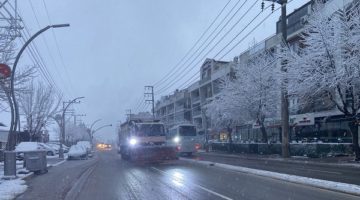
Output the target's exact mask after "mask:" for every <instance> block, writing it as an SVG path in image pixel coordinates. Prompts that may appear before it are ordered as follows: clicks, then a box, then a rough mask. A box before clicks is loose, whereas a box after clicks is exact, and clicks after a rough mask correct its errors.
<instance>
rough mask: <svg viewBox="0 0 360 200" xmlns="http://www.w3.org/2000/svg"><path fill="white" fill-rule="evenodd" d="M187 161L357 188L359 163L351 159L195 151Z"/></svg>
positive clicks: (359, 174) (359, 176)
mask: <svg viewBox="0 0 360 200" xmlns="http://www.w3.org/2000/svg"><path fill="white" fill-rule="evenodd" d="M188 159H192V160H198V161H206V162H210V163H214V165H216V164H226V165H232V166H239V167H245V168H250V169H257V170H265V171H269V172H276V173H283V174H288V175H296V176H301V177H308V178H315V179H321V180H328V181H335V182H341V183H349V184H354V185H360V170H359V169H360V164H359V163H356V162H353V161H352V160H353V158H352V157H331V158H322V159H321V158H303V157H292V158H288V159H284V158H281V157H280V156H279V155H256V154H227V153H224V152H208V153H207V152H198V153H196V154H194V156H193V157H190V158H188Z"/></svg>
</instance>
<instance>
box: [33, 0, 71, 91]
mask: <svg viewBox="0 0 360 200" xmlns="http://www.w3.org/2000/svg"><path fill="white" fill-rule="evenodd" d="M30 2H31V0H30ZM43 4H44V8H45V12H46V16H47V18H48V21H49V23H50V24H52V22H51V18H50V15H49V10H48V9H47V6H46V3H45V1H44V0H43ZM51 33H52V35H53V38H54V41H55V46H56V49H57V52H58V54H59V58H60V61H61V64H62V65H61V66H62V67H63V69H64V72H65V75H66V78H67V79H68V81H69V84H70V86H73V84H72V81H71V78H70V76H69V71H68V68H67V67H66V65H65V62H64V57H63V54H62V52H61V50H60V47H59V43H58V39H57V37H56V33H55V31H54V29H51ZM71 88H73V87H71Z"/></svg>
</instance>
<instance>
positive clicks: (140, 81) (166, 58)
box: [18, 0, 308, 138]
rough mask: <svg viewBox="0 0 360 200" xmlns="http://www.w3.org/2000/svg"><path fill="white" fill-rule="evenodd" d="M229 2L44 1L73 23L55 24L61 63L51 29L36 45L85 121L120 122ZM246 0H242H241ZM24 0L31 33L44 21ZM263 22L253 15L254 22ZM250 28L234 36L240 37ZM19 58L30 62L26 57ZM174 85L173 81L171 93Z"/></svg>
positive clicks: (41, 11) (258, 35)
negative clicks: (77, 99)
mask: <svg viewBox="0 0 360 200" xmlns="http://www.w3.org/2000/svg"><path fill="white" fill-rule="evenodd" d="M227 1H228V0H106V1H104V0H91V1H89V0H76V1H73V0H62V1H56V0H46V5H47V8H48V12H49V14H50V18H51V21H52V23H53V24H55V23H70V24H71V27H70V28H67V29H57V30H54V31H55V34H56V37H57V40H58V43H59V47H60V50H61V53H62V56H63V59H64V63H65V65H62V62H61V59H60V56H59V54H58V52H57V49H56V46H55V42H54V37H53V35H52V33H51V31H49V32H47V33H45V34H43V37H44V38H45V40H46V41H47V43H48V46H49V48H50V52H49V51H48V50H47V48H46V46H45V44H44V39H41V38H38V39H37V40H36V44H37V46H38V49H39V51H40V53H41V55H42V57H43V58H44V61H45V64H46V65H47V68H48V69H49V71H50V72H51V74H52V76H53V77H54V79H55V81H56V83H57V85H58V86H59V87H60V88H61V89H62V90H63V92H64V93H65V95H66V99H70V98H73V97H77V96H85V97H86V98H85V99H84V100H83V101H82V103H81V104H79V105H76V107H75V108H76V112H77V113H79V114H82V113H86V115H87V116H86V117H83V118H82V119H83V120H84V121H85V123H91V122H92V121H94V120H96V119H98V118H102V119H103V121H102V122H101V123H99V124H109V123H112V124H114V125H115V124H116V123H117V121H119V120H122V121H123V119H124V117H125V115H124V114H125V110H126V109H128V108H133V109H134V106H135V105H136V103H137V101H138V100H139V98H140V97H142V93H143V92H144V85H148V84H153V83H155V82H156V81H158V80H159V79H161V78H162V77H163V76H164V75H165V74H166V73H167V72H168V71H169V70H170V69H171V68H172V67H173V66H174V65H175V64H176V63H177V62H178V61H179V60H180V58H181V57H182V56H184V55H185V53H186V51H187V50H188V49H189V48H190V47H191V45H192V44H194V43H195V41H196V40H197V39H198V38H199V36H200V35H201V33H202V32H203V31H204V30H205V29H206V27H207V26H209V24H210V23H211V21H212V20H213V19H214V18H215V16H216V15H217V13H218V12H219V11H220V9H221V8H222V7H223V6H224V5H225V4H226V2H227ZM237 1H238V0H232V1H231V2H230V4H229V6H228V8H227V9H226V10H225V12H224V13H227V12H228V11H229V9H230V8H231V7H232V5H234V4H235V3H236V2H237ZM243 1H244V0H241V2H240V4H241V3H242V2H243ZM254 1H255V0H249V1H248V2H247V3H246V4H245V6H244V8H243V9H242V11H241V12H240V13H239V14H238V15H236V17H235V18H234V19H233V21H232V22H234V21H236V20H237V19H238V18H239V17H240V16H241V13H244V12H245V10H247V9H248V8H249V7H250V5H251V4H252V3H253V2H254ZM31 2H32V4H33V7H34V9H35V13H36V16H37V18H38V19H39V23H40V26H41V27H43V26H46V25H48V24H49V21H48V18H47V16H46V11H45V7H44V4H43V1H42V0H32V1H31ZM306 2H308V0H293V1H292V2H291V3H289V7H288V12H291V11H293V10H294V9H295V8H297V7H299V6H301V5H302V4H304V3H306ZM18 3H19V9H20V11H21V15H22V17H23V19H24V21H25V23H26V24H27V26H28V28H29V29H30V32H31V33H34V32H35V31H37V30H38V29H39V26H38V24H37V22H36V20H35V16H34V13H33V11H32V9H31V5H30V0H28V1H19V2H18ZM260 3H261V0H259V2H258V3H257V4H256V6H255V7H254V9H252V10H251V11H250V13H249V14H248V15H247V17H245V18H244V19H243V20H242V22H241V23H240V24H239V25H238V26H237V27H236V28H235V30H234V31H232V33H231V34H230V35H229V36H228V37H226V38H225V39H224V41H223V42H222V43H220V44H219V47H217V48H215V49H214V52H211V53H210V54H209V55H208V56H207V57H210V58H211V57H212V56H213V55H215V53H216V52H218V51H219V50H220V49H221V48H222V47H223V46H224V45H225V44H226V43H227V42H228V41H230V39H231V38H232V37H233V36H234V35H235V34H237V33H238V32H239V31H240V30H241V29H242V28H243V27H244V26H245V25H246V24H247V23H248V22H249V21H250V20H251V19H252V18H253V17H254V16H255V15H256V14H257V13H258V12H259V11H260ZM277 7H278V6H277ZM269 12H271V11H266V12H264V13H263V15H262V17H260V19H262V18H263V17H265V16H266V15H267V14H268V13H269ZM222 16H224V15H222ZM279 16H280V12H279V11H277V12H275V13H274V14H273V15H271V16H270V18H269V19H268V20H267V21H266V22H265V23H263V24H262V25H261V26H260V27H259V29H257V30H256V31H255V32H254V34H252V35H251V36H250V37H249V38H247V39H246V40H244V42H243V43H241V45H239V46H238V47H237V48H236V49H234V51H232V52H231V53H230V54H229V55H227V56H226V57H225V58H224V59H225V60H232V58H233V57H234V56H236V55H239V54H240V53H241V52H242V51H243V50H246V49H247V48H248V47H249V45H250V44H251V43H253V42H254V41H261V40H263V39H264V38H266V37H268V36H271V35H272V34H274V33H275V21H276V20H277V19H278V17H279ZM221 18H222V17H220V19H221ZM259 21H260V20H257V21H255V22H254V26H255V25H256V24H257V23H258V22H259ZM231 24H232V23H230V24H229V26H228V27H230V26H231ZM251 27H253V26H251ZM251 27H249V29H247V30H246V31H245V32H244V33H243V34H242V35H241V36H240V37H239V38H238V39H237V40H235V41H238V40H239V39H241V38H242V37H243V36H244V35H245V34H246V33H247V32H248V31H249V30H250V29H251ZM226 30H227V29H225V30H224V31H223V32H224V33H225V32H226ZM210 46H212V45H210ZM51 56H52V57H53V58H54V62H53V61H52V59H51ZM54 63H55V64H54ZM20 64H22V65H25V64H31V62H30V60H29V59H28V58H27V56H24V58H23V59H22V61H21V63H20ZM64 67H65V68H66V70H64ZM199 67H200V65H198V66H193V67H192V71H191V73H189V74H187V75H186V76H185V78H184V79H182V80H181V81H179V84H178V85H180V83H182V82H184V81H185V80H186V79H187V78H186V77H190V76H191V75H192V74H193V73H195V72H196V71H198V70H199ZM59 71H61V73H60V74H59V73H58V72H59ZM66 71H67V72H66ZM67 76H68V77H67ZM174 90H175V87H173V88H171V90H169V91H168V92H169V93H170V92H171V91H174ZM165 94H167V93H164V95H165ZM158 97H159V96H157V98H158ZM114 130H115V128H111V129H110V128H109V129H103V131H100V133H99V135H102V136H103V137H104V138H106V137H107V135H109V136H110V135H111V136H113V135H114V132H115V131H114Z"/></svg>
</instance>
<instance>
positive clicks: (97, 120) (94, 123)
mask: <svg viewBox="0 0 360 200" xmlns="http://www.w3.org/2000/svg"><path fill="white" fill-rule="evenodd" d="M101 120H102V119H97V120H95V121H94V122H93V123H92V124H91V126H90V130H91V131H92V128H93V126H94V125H95V124H96V123H97V122H99V121H101Z"/></svg>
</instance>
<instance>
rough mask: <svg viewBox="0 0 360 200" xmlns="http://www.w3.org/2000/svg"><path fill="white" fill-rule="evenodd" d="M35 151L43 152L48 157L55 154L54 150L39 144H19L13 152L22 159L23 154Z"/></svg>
mask: <svg viewBox="0 0 360 200" xmlns="http://www.w3.org/2000/svg"><path fill="white" fill-rule="evenodd" d="M36 150H44V151H46V155H48V156H54V155H55V153H56V150H55V149H53V148H51V147H50V146H48V145H46V144H45V143H41V142H21V143H19V144H18V145H17V146H16V148H15V151H16V152H18V157H20V158H22V157H23V153H24V152H27V151H36Z"/></svg>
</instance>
